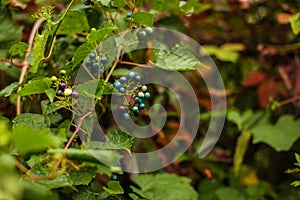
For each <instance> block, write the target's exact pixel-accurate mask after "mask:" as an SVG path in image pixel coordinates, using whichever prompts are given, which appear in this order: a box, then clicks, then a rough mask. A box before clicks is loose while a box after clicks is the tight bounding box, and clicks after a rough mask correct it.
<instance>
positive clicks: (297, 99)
mask: <svg viewBox="0 0 300 200" xmlns="http://www.w3.org/2000/svg"><path fill="white" fill-rule="evenodd" d="M299 100H300V96H294V97H292V98H289V99H286V100H283V101H281V102H279V104H280V105H281V106H284V105H287V104H289V103H294V102H296V101H299Z"/></svg>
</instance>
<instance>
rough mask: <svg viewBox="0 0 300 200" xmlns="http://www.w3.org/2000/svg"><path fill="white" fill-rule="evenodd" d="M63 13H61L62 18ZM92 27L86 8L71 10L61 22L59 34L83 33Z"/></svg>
mask: <svg viewBox="0 0 300 200" xmlns="http://www.w3.org/2000/svg"><path fill="white" fill-rule="evenodd" d="M62 15H63V14H60V15H59V17H58V18H60V17H61V16H62ZM89 29H90V27H89V24H88V20H87V17H86V15H85V12H84V10H69V11H68V12H67V14H66V15H65V18H64V19H63V21H62V23H61V24H60V26H59V28H58V31H57V34H58V35H70V34H73V33H75V34H76V33H77V34H82V33H83V32H88V31H89Z"/></svg>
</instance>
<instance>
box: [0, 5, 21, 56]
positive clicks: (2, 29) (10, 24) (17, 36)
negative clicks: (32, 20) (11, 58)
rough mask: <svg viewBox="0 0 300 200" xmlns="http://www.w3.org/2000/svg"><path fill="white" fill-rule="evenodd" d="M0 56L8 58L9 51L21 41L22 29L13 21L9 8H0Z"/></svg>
mask: <svg viewBox="0 0 300 200" xmlns="http://www.w3.org/2000/svg"><path fill="white" fill-rule="evenodd" d="M0 22H1V25H0V47H1V48H0V56H1V57H6V56H7V51H8V49H9V48H10V47H11V46H12V45H13V44H15V43H16V42H19V41H20V40H21V36H22V27H21V26H17V25H16V24H15V23H14V21H13V20H12V14H11V12H10V10H9V8H8V6H1V7H0Z"/></svg>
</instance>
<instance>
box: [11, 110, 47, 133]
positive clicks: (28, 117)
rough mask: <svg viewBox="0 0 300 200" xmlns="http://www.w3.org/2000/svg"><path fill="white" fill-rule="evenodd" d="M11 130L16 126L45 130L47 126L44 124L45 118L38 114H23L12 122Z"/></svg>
mask: <svg viewBox="0 0 300 200" xmlns="http://www.w3.org/2000/svg"><path fill="white" fill-rule="evenodd" d="M12 123H13V128H17V127H18V126H26V127H29V128H33V129H47V128H48V126H47V124H46V123H45V118H44V116H43V115H40V114H33V113H23V114H20V115H18V116H16V117H15V118H14V119H13V120H12Z"/></svg>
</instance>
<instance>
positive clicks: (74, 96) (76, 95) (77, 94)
mask: <svg viewBox="0 0 300 200" xmlns="http://www.w3.org/2000/svg"><path fill="white" fill-rule="evenodd" d="M72 97H73V98H74V99H78V97H79V93H78V92H75V91H73V92H72Z"/></svg>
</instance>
